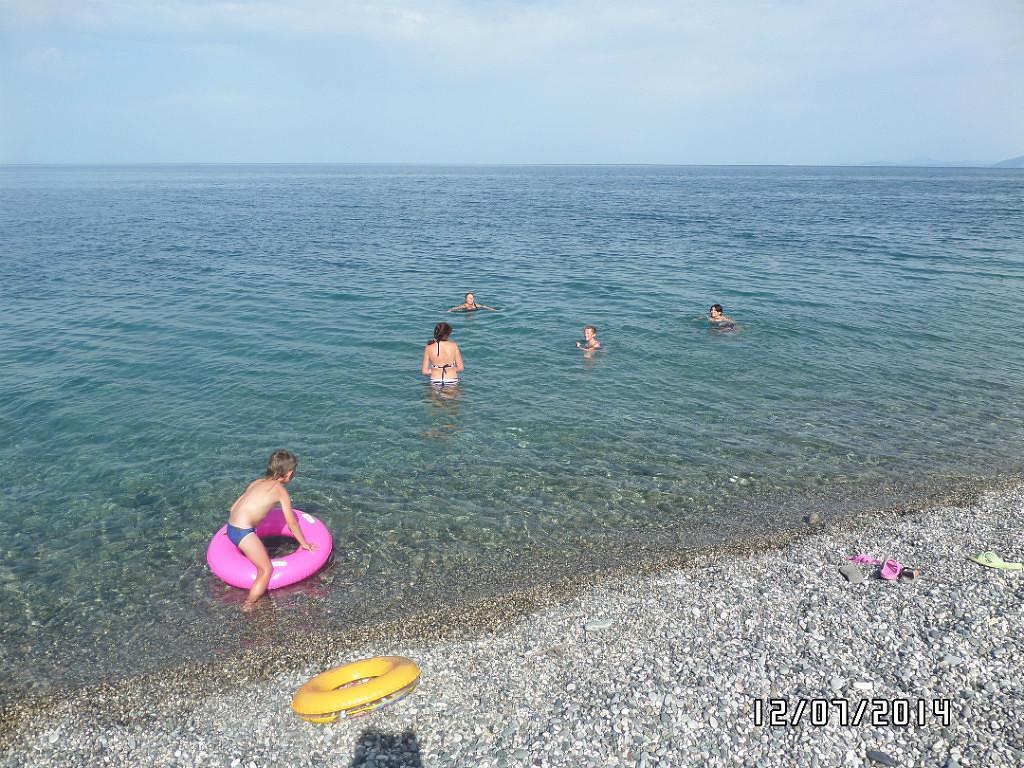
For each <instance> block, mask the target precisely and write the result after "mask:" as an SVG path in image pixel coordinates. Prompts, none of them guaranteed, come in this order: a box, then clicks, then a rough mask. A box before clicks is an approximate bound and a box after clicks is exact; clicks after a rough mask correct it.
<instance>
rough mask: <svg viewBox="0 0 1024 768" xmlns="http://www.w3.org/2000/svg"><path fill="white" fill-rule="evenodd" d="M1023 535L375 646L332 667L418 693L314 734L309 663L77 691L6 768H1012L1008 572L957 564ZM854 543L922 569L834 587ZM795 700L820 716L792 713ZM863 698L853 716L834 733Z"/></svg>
mask: <svg viewBox="0 0 1024 768" xmlns="http://www.w3.org/2000/svg"><path fill="white" fill-rule="evenodd" d="M1022 529H1024V487H1018V488H1014V489H1008V490H1000V491H993V492H988V493H985V494H982V495H981V496H980V497H979V498H978V499H977V500H976V501H975V502H974V503H972V504H971V505H969V506H966V507H946V508H942V509H937V510H931V511H928V512H919V513H913V514H907V515H900V514H894V513H876V514H874V515H864V516H859V517H857V518H852V519H845V520H842V521H834V522H833V521H829V520H826V521H825V523H824V524H823V525H821V526H819V527H816V528H815V529H814V530H813V532H812V533H811V534H810V535H807V536H802V537H798V538H796V539H795V540H792V541H790V542H788V543H786V544H784V545H783V546H781V547H780V548H777V549H772V550H768V551H763V552H758V553H751V554H746V555H743V554H739V555H724V554H722V553H720V552H716V553H709V554H706V555H701V556H698V557H697V558H696V559H695V561H694V562H693V563H691V564H690V565H687V566H686V567H681V568H677V569H674V570H671V571H667V572H664V573H659V574H652V575H644V576H637V577H630V578H623V579H618V578H610V577H605V578H604V579H603V580H601V581H599V582H598V583H596V584H595V585H592V586H590V587H588V588H586V589H585V590H583V591H582V593H580V594H578V595H576V596H574V597H569V598H567V599H565V600H564V601H563V602H561V603H559V604H557V605H553V606H550V607H547V608H543V609H541V610H538V611H536V612H534V613H532V614H530V615H529V616H527V617H526V618H523V619H519V620H515V621H513V622H512V623H511V624H510V625H508V626H505V627H502V628H500V629H499V630H498V631H496V632H486V631H484V632H478V633H476V634H475V636H472V637H469V638H462V639H458V638H457V639H441V640H434V641H430V642H427V641H410V640H408V639H394V638H391V637H390V636H389V635H387V634H386V633H385V634H384V635H382V636H381V637H379V638H377V639H376V640H374V641H372V642H369V643H367V644H366V645H365V646H364V647H362V648H360V649H357V650H354V651H352V650H346V651H344V652H340V653H339V654H338V655H337V657H336V658H334V659H333V661H332V663H334V664H341V663H344V662H346V661H350V660H353V659H355V658H360V657H364V656H372V655H383V654H400V655H406V656H409V657H411V658H413V659H415V660H416V661H417V662H418V663H419V665H420V666H421V668H422V671H423V678H422V682H421V684H420V686H419V688H418V689H417V690H416V691H415V692H413V693H412V694H411V695H410V696H409V697H407V698H406V699H404V700H402V701H400V702H398V703H395V704H394V705H392V706H390V707H389V708H386V709H383V710H381V711H379V712H378V713H375V714H374V715H372V716H370V717H366V718H361V719H356V720H351V721H339V722H338V723H336V724H333V725H327V726H317V725H311V724H307V723H305V722H303V721H301V720H300V719H299V718H298V717H296V716H295V715H294V713H293V712H292V711H291V709H290V706H289V705H290V701H291V696H292V693H293V692H294V691H295V689H297V688H298V687H299V686H300V685H301V684H302V683H303V682H305V680H307V679H308V678H309V677H311V676H312V675H314V674H316V673H318V672H320V671H322V669H321V668H308V669H300V670H293V671H285V672H281V673H276V674H274V675H272V676H270V677H269V678H267V679H263V680H256V681H250V682H246V683H242V684H227V683H225V684H222V685H219V686H216V687H211V686H210V685H209V684H208V682H200V681H199V680H197V681H196V682H195V683H194V684H190V682H189V679H188V674H189V673H188V671H187V670H182V671H180V672H179V673H178V675H177V676H171V675H168V676H167V677H168V679H167V680H159V679H154V678H147V679H146V680H145V681H139V682H138V683H137V684H134V685H127V686H121V687H116V688H111V689H104V688H103V687H99V688H93V689H85V690H82V691H80V692H77V693H74V694H69V695H68V696H66V697H62V698H58V699H56V700H54V701H52V702H49V703H48V706H46V707H45V708H40V706H39V703H38V702H36V703H35V704H34V705H33V710H32V711H31V712H26V711H16V710H17V708H16V707H15V708H14V709H13V710H11V711H8V712H7V713H5V718H6V719H7V721H8V722H7V724H6V728H7V729H8V734H7V737H6V738H7V744H6V745H5V750H4V751H3V752H2V753H0V765H3V766H12V767H13V766H79V765H81V766H96V765H125V766H136V765H137V766H157V765H159V766H164V765H166V766H193V765H203V766H222V767H223V768H253V766H256V767H258V768H263V766H272V765H273V766H278V765H279V766H321V765H337V766H365V767H366V768H371V767H372V766H378V767H380V768H384V767H385V766H430V767H431V768H434V767H435V766H436V767H438V768H440V767H443V766H469V765H472V766H491V767H494V768H504V767H505V766H528V765H538V766H584V765H588V766H589V765H599V766H630V767H631V768H632V767H634V766H639V767H641V768H645V767H647V766H651V767H652V768H653V766H705V765H710V766H732V765H750V766H759V767H768V766H844V765H850V766H861V765H898V766H946V767H947V768H957V767H958V766H986V767H987V768H1000V767H1002V766H1005V767H1007V768H1009V767H1010V766H1020V765H1024V715H1022V713H1024V686H1022V685H1021V683H1020V681H1021V680H1022V679H1024V607H1022V606H1024V601H1022V598H1024V573H1021V572H1010V571H998V570H992V569H987V568H983V567H981V566H979V565H977V564H975V563H972V562H970V561H968V560H967V559H966V556H967V555H969V554H973V553H976V552H978V551H982V550H994V551H997V552H999V553H1000V554H1001V555H1002V556H1003V557H1004V558H1005V559H1007V560H1018V561H1019V560H1024V536H1022ZM857 552H866V553H870V554H873V555H876V556H878V557H880V558H882V559H884V558H886V557H895V558H897V559H899V560H900V561H902V562H903V563H904V564H907V565H911V566H915V567H919V568H921V569H922V571H923V575H922V577H921V578H920V579H919V580H917V581H916V582H914V583H898V582H888V581H884V580H881V579H879V578H877V577H876V571H877V568H875V567H870V566H861V570H862V572H863V574H864V576H865V579H864V581H863V582H862V583H859V584H852V583H848V582H847V581H846V580H845V579H844V578H843V577H842V576H841V575H840V573H839V567H840V566H841V565H843V563H844V562H845V561H844V559H843V557H844V555H847V554H854V553H857ZM452 620H457V616H456V617H453V619H452ZM175 677H177V678H178V679H175ZM161 691H165V693H163V694H161ZM801 699H802V700H805V701H808V702H810V701H811V700H819V701H822V700H824V701H825V702H826V704H817V705H811V704H806V705H803V706H804V707H805V709H804V710H803V711H802V712H801V714H800V715H799V717H798V716H797V708H798V707H799V706H801V705H800V704H799V701H800V700H801ZM900 699H903V700H906V701H907V702H908V703H907V705H906V707H907V713H908V714H909V715H910V720H911V724H910V725H907V726H900V725H888V724H883V723H882V722H879V723H874V724H873V723H872V722H871V719H872V715H874V716H875V717H876V718H879V717H881V718H883V719H889V720H892V719H897V720H898V719H900V716H901V714H902V713H901V711H899V710H898V709H896V708H895V707H899V706H903V705H895V706H894V705H892V704H891V703H889V702H892V701H895V700H900ZM770 700H775V701H774V702H772V701H770ZM779 700H781V701H782V702H785V707H786V708H785V711H783V710H782V706H783V705H782V703H781V702H780V701H779ZM864 700H868V702H869V703H868V705H866V709H865V710H864V712H865V714H864V716H863V719H862V722H861V723H860V724H859V725H855V724H853V723H852V722H848V721H850V720H852V719H853V717H854V714H855V712H856V711H857V709H858V707H859V706H860V702H862V701H864ZM947 701H948V705H947V704H946V703H945V702H947ZM840 702H847V705H846V706H847V707H848V709H847V710H846V712H845V713H844V712H843V711H842V704H841V703H840ZM815 708H816V709H815ZM947 713H948V719H947V717H946V716H945V715H946V714H947ZM814 715H817V716H819V718H821V719H824V720H826V721H827V723H826V724H825V725H814V724H812V722H811V719H812V717H813V716H814ZM758 716H760V719H761V720H762V721H763V724H759V723H758V722H757V719H758ZM772 716H774V717H775V718H776V720H777V721H778V724H774V725H773V724H770V723H769V722H768V721H769V719H770V718H771V717H772ZM843 720H846V721H847V722H842V721H843Z"/></svg>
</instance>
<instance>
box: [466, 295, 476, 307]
mask: <svg viewBox="0 0 1024 768" xmlns="http://www.w3.org/2000/svg"><path fill="white" fill-rule="evenodd" d="M466 303H467V304H468V305H469V306H473V305H474V304H476V296H474V295H473V294H472V293H467V294H466Z"/></svg>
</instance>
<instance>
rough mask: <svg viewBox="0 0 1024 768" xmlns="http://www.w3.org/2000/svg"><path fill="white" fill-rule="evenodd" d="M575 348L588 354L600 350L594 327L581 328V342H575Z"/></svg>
mask: <svg viewBox="0 0 1024 768" xmlns="http://www.w3.org/2000/svg"><path fill="white" fill-rule="evenodd" d="M576 348H577V349H582V350H586V351H590V352H592V351H593V350H595V349H600V348H601V342H600V341H598V340H597V328H596V327H595V326H593V325H585V326H583V341H577V342H576Z"/></svg>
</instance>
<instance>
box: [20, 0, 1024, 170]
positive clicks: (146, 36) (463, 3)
mask: <svg viewBox="0 0 1024 768" xmlns="http://www.w3.org/2000/svg"><path fill="white" fill-rule="evenodd" d="M1022 82H1024V0H972V2H964V1H963V0H674V1H671V0H628V1H627V0H623V1H621V2H611V1H608V0H422V1H420V2H413V1H412V0H359V1H357V0H333V1H331V0H232V1H230V2H228V1H222V0H161V1H160V2H149V1H148V0H0V163H143V162H153V163H178V162H225V163H240V162H266V163H274V162H279V163H288V162H339V163H362V162H369V163H372V162H394V163H673V164H808V165H834V164H847V163H862V162H872V161H898V162H903V161H908V160H917V159H924V158H929V159H937V160H946V161H981V162H994V161H999V160H1004V159H1006V158H1010V157H1014V156H1017V155H1021V154H1024V88H1022V85H1021V83H1022Z"/></svg>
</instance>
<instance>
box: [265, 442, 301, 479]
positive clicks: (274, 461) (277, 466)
mask: <svg viewBox="0 0 1024 768" xmlns="http://www.w3.org/2000/svg"><path fill="white" fill-rule="evenodd" d="M298 466H299V460H298V459H296V458H295V454H294V453H292V452H291V451H286V450H284V449H283V448H282V449H281V450H279V451H274V452H273V453H272V454H270V459H269V460H268V461H267V474H266V477H268V478H269V479H271V480H280V479H281V478H282V477H284V476H285V475H287V474H288V473H289V472H294V471H295V468H296V467H298Z"/></svg>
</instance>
